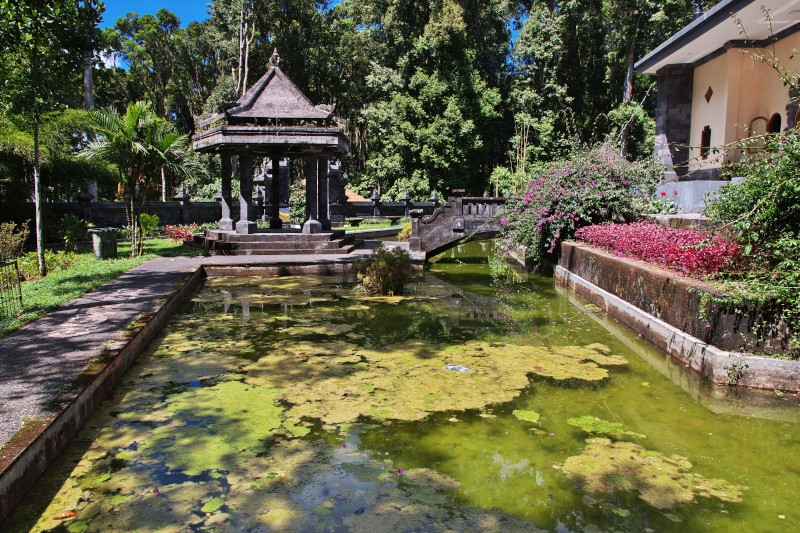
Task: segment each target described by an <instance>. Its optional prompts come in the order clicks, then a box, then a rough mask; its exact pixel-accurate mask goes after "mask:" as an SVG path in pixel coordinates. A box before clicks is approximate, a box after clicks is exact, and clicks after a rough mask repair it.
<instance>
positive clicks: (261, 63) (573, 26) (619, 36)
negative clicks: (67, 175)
mask: <svg viewBox="0 0 800 533" xmlns="http://www.w3.org/2000/svg"><path fill="white" fill-rule="evenodd" d="M714 3H716V2H713V1H711V2H709V1H707V2H705V5H706V7H710V6H712V5H713V4H714ZM17 5H19V6H23V7H14V6H17ZM45 5H46V6H52V5H55V6H56V8H58V9H63V10H67V11H69V13H70V14H66V13H67V11H64V13H65V14H62V15H59V16H60V18H61V19H64V20H68V21H70V22H71V24H70V25H69V28H65V27H64V26H66V25H57V26H58V28H57V31H56V29H55V28H56V26H53V28H54V29H53V31H52V32H50V33H49V34H48V37H47V38H46V39H44V40H42V41H41V48H42V50H43V52H42V53H46V54H51V55H53V57H56V56H58V57H62V56H63V59H64V61H59V62H55V63H53V66H52V67H50V66H49V64H48V67H47V68H48V71H47V73H46V74H44V75H43V76H42V80H43V81H46V82H47V83H46V85H47V86H46V87H44V85H43V88H42V91H43V92H40V95H39V98H40V100H41V102H42V103H43V104H44V100H47V101H48V102H50V104H48V105H51V104H52V105H53V106H55V107H53V109H58V108H60V109H64V108H78V107H80V106H81V102H82V100H81V94H82V85H81V75H82V69H83V66H84V65H85V64H86V61H87V59H88V58H87V57H86V54H80V53H78V54H76V53H69V54H68V53H66V51H67V50H69V49H70V46H71V45H69V43H77V42H84V43H92V47H93V48H94V49H95V51H96V53H95V54H94V55H93V56H91V55H90V57H93V63H94V85H95V88H94V100H95V102H96V105H97V106H98V107H110V108H113V109H116V110H117V112H119V113H124V112H125V110H126V109H127V106H128V105H129V104H131V103H132V102H137V101H148V102H150V105H151V109H152V112H153V113H154V114H155V115H157V116H160V117H162V118H164V119H166V120H168V121H170V122H172V123H173V124H174V125H175V127H176V128H177V130H178V131H180V132H182V133H187V134H190V133H192V132H193V131H194V117H195V116H197V115H200V114H202V113H207V112H218V111H219V110H220V109H221V108H222V104H223V103H224V102H230V101H233V100H235V99H236V98H238V97H239V96H241V94H242V93H243V92H244V91H245V90H246V89H247V88H249V87H250V86H251V85H252V84H253V83H254V82H255V81H256V80H257V79H258V78H259V77H260V76H261V75H263V74H264V72H266V70H267V69H268V65H269V57H270V55H271V54H272V52H273V50H274V49H275V48H277V49H278V51H279V53H280V55H281V68H282V69H284V71H285V72H286V73H287V75H289V77H291V78H292V79H293V80H294V82H295V83H296V84H297V85H298V87H299V88H300V89H301V90H302V91H303V92H304V93H305V94H306V95H307V96H308V97H309V98H310V99H311V100H312V101H313V102H314V103H315V104H328V105H335V111H334V114H335V115H336V116H337V117H338V120H339V121H340V124H342V126H343V127H344V128H345V130H346V133H347V134H348V135H349V137H350V139H351V146H352V152H351V154H350V155H348V156H347V157H346V159H345V161H344V163H345V168H346V170H347V172H348V174H349V176H350V182H351V186H352V187H353V188H355V189H356V190H357V191H358V192H361V193H369V192H371V190H372V189H373V188H378V189H379V190H380V192H381V194H382V195H384V196H385V197H386V198H396V197H398V196H400V195H402V194H403V192H404V191H405V189H408V190H409V191H410V192H411V194H412V196H415V197H417V198H420V197H427V196H428V195H429V194H430V193H431V192H432V191H433V190H434V189H436V190H440V191H443V192H446V191H447V190H449V189H451V188H456V187H457V188H466V189H468V191H469V192H471V193H473V194H480V193H482V192H483V191H484V190H487V189H488V188H489V187H490V186H491V182H490V176H492V175H495V176H498V175H501V174H503V173H505V174H503V175H509V176H510V175H512V174H514V173H517V172H523V173H524V172H525V171H526V169H527V168H529V167H530V166H531V165H536V164H539V163H543V162H547V161H549V160H553V159H555V158H558V157H560V156H562V155H563V154H564V153H566V152H568V151H569V150H570V148H571V147H573V146H575V145H576V144H579V143H590V142H596V141H598V140H602V138H603V136H605V135H609V134H611V135H615V136H619V137H625V139H627V138H628V137H630V141H626V142H629V143H630V148H629V151H628V157H629V158H631V159H635V158H638V157H643V156H644V155H646V154H647V152H648V151H649V148H648V142H649V141H648V135H650V133H649V132H651V126H649V125H648V124H649V121H650V118H649V116H648V115H651V114H652V112H653V111H654V108H655V96H656V93H655V88H653V87H652V80H649V79H646V78H645V77H642V76H638V75H636V73H635V72H633V70H632V64H633V63H632V61H635V60H636V59H638V58H640V57H642V56H643V55H644V54H646V53H647V52H649V51H650V50H652V49H653V48H654V47H655V46H657V45H658V44H659V43H660V42H661V41H663V40H664V39H666V38H667V37H669V36H670V35H671V34H673V33H674V32H676V31H677V30H678V29H680V27H682V26H683V25H685V24H686V23H688V22H689V21H690V20H691V16H692V12H693V2H692V1H691V0H664V1H659V2H656V1H654V0H561V1H557V0H522V1H510V0H480V1H479V0H347V1H345V2H341V3H339V4H337V5H335V6H331V5H330V3H329V2H328V1H326V0H280V1H278V0H269V1H259V2H256V1H254V0H213V1H212V2H210V3H209V4H208V13H209V18H208V19H206V20H204V21H202V22H192V23H190V24H188V25H185V26H184V25H182V24H181V21H180V20H179V19H178V17H177V16H176V15H175V14H174V13H171V12H170V11H169V10H167V9H160V10H159V11H158V12H157V13H156V14H155V15H150V14H144V15H139V14H137V13H135V12H131V13H128V14H127V16H126V17H123V18H120V19H119V20H117V21H111V22H113V25H112V26H110V27H108V28H107V29H105V30H104V31H103V32H102V35H100V32H99V30H98V29H97V17H98V15H97V13H99V11H98V10H99V9H100V8H99V7H98V5H97V3H95V2H91V1H83V2H78V1H76V0H58V1H57V2H37V1H35V0H27V1H25V2H21V3H12V2H8V1H5V0H0V8H2V10H3V11H4V12H9V13H19V12H20V11H19V10H20V9H29V10H34V11H31V13H33V12H36V13H39V11H35V10H36V9H44V8H43V7H42V6H45ZM26 6H27V7H26ZM58 6H61V7H58ZM56 8H51V7H47V9H56ZM88 8H91V10H89V11H87V9H88ZM92 10H94V11H92ZM47 12H48V13H50V11H47ZM41 13H43V14H44V13H45V11H42V12H41ZM92 13H94V14H92ZM51 15H52V14H51ZM70 17H71V18H70ZM7 19H8V17H3V19H2V20H7ZM37 20H38V19H37ZM41 20H42V21H44V22H42V24H44V25H45V26H46V25H47V24H50V23H49V22H47V21H48V20H52V17H51V18H48V17H47V16H45V17H44V18H42V19H41ZM0 24H3V23H2V22H0ZM2 33H3V35H4V37H3V39H4V43H5V42H6V41H9V40H10V39H12V37H13V39H16V41H15V42H17V41H19V39H20V37H19V35H18V32H16V30H15V31H12V32H10V33H9V32H7V31H5V27H4V31H3V32H2ZM10 34H14V35H12V36H9V35H10ZM9 42H10V41H9ZM19 42H22V41H19ZM26 42H27V41H26ZM65 43H66V44H65ZM84 48H85V47H84ZM24 50H26V48H24V47H20V46H8V45H6V46H4V47H3V49H2V51H0V74H2V75H3V76H4V79H5V80H6V81H5V89H4V91H3V92H2V96H0V105H1V106H2V110H3V111H2V112H3V113H4V114H6V115H8V117H7V120H4V122H3V123H4V124H6V126H3V127H0V135H2V136H3V139H0V168H6V169H10V168H11V166H13V165H11V163H10V162H13V161H20V159H19V158H20V157H22V155H20V154H24V153H26V152H25V150H24V149H23V148H24V143H22V145H20V146H17V147H16V148H14V149H13V150H5V151H3V149H2V147H3V146H6V147H8V146H11V145H12V144H14V142H15V141H14V140H15V139H16V140H20V139H23V138H24V135H22V134H23V133H24V132H26V131H28V132H30V130H31V128H30V126H29V124H30V123H31V121H30V120H27V121H26V120H25V119H24V117H25V116H26V115H25V113H27V112H29V111H30V109H31V102H32V100H31V91H30V90H29V89H28V88H27V86H26V85H25V80H27V79H29V78H30V76H27V77H26V73H27V72H29V70H26V69H29V68H30V66H29V65H30V62H29V61H27V60H26V59H25V55H24ZM43 57H44V56H43ZM48 57H49V56H48ZM101 59H103V60H102V61H101ZM26 61H27V62H26ZM26 65H28V66H26ZM59 106H60V107H59ZM43 109H44V108H43ZM623 115H624V116H625V117H627V116H632V115H636V128H635V129H630V131H628V130H626V129H625V128H623V127H622V125H625V124H628V122H630V121H628V120H624V119H623V118H621V117H622V116H623ZM9 124H13V125H15V126H14V128H16V129H14V128H11V127H10V126H8V125H9ZM26 124H28V125H26ZM20 135H22V136H20ZM80 148H81V147H80V146H77V145H76V146H74V151H77V150H79V149H80ZM74 151H73V153H74ZM3 154H5V155H3ZM15 157H16V158H17V159H14V158H15ZM192 157H195V159H196V160H197V161H198V162H199V163H202V164H203V165H205V167H206V169H207V172H206V173H205V174H202V173H201V174H197V175H193V176H191V177H190V178H189V182H190V184H191V186H192V187H193V188H194V190H195V191H198V192H199V191H202V193H200V194H203V195H207V194H210V193H211V192H212V191H215V190H216V189H215V186H214V184H213V180H214V179H218V178H216V175H217V172H216V171H215V168H216V165H218V162H216V161H215V159H214V158H213V157H208V156H202V157H199V156H192ZM23 159H24V158H23ZM3 165H5V166H3ZM23 166H24V165H23ZM17 167H19V165H17ZM20 168H21V167H20ZM8 172H11V170H8ZM14 172H15V173H16V172H18V171H17V170H15V171H14ZM3 179H5V180H6V181H8V179H7V178H6V177H5V176H4V177H3ZM23 181H24V180H23ZM495 181H496V180H495ZM177 185H178V183H177V182H176V180H175V179H167V180H165V181H164V186H165V187H168V188H170V190H169V191H164V195H165V196H171V195H172V193H174V187H176V186H177ZM70 187H72V188H74V187H79V184H74V186H73V185H70ZM70 187H62V189H61V190H60V193H59V194H62V195H63V197H66V196H68V195H69V194H70V192H68V189H69V188H70ZM71 192H72V194H74V192H76V191H75V190H73V191H71ZM52 193H53V194H55V191H54V190H53V191H52ZM209 199H210V198H209Z"/></svg>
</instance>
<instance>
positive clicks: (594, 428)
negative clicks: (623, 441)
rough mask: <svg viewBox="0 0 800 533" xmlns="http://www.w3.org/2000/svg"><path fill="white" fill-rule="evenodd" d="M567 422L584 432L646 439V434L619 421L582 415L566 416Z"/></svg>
mask: <svg viewBox="0 0 800 533" xmlns="http://www.w3.org/2000/svg"><path fill="white" fill-rule="evenodd" d="M567 424H569V425H570V426H575V427H576V428H581V429H582V430H584V431H585V432H586V433H596V434H598V435H616V436H618V435H628V436H630V437H635V438H637V439H646V438H647V435H644V434H642V433H637V432H635V431H631V430H630V429H628V428H627V427H626V426H625V424H622V423H620V422H608V421H606V420H601V419H600V418H597V417H595V416H590V415H584V416H579V417H576V418H568V419H567Z"/></svg>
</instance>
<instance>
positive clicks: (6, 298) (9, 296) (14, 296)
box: [0, 261, 22, 316]
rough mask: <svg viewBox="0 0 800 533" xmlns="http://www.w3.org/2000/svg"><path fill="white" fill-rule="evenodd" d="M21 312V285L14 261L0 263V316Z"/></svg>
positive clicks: (17, 267) (17, 268)
mask: <svg viewBox="0 0 800 533" xmlns="http://www.w3.org/2000/svg"><path fill="white" fill-rule="evenodd" d="M21 312H22V285H21V283H20V278H19V266H18V265H17V262H16V261H0V315H1V316H14V315H16V314H19V313H21Z"/></svg>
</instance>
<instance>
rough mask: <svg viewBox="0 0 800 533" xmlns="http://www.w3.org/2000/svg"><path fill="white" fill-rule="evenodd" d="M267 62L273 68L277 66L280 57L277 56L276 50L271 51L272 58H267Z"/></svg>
mask: <svg viewBox="0 0 800 533" xmlns="http://www.w3.org/2000/svg"><path fill="white" fill-rule="evenodd" d="M269 62H270V64H271V65H272V66H273V67H277V66H278V64H279V63H280V62H281V56H279V55H278V49H277V48H273V49H272V56H270V58H269Z"/></svg>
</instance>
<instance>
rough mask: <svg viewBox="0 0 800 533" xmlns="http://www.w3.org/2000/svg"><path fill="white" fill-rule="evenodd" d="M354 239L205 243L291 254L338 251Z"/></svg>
mask: <svg viewBox="0 0 800 533" xmlns="http://www.w3.org/2000/svg"><path fill="white" fill-rule="evenodd" d="M354 240H355V239H354V238H353V237H348V238H346V239H336V240H333V241H320V242H313V241H312V242H225V241H207V242H209V244H210V245H211V247H212V248H213V249H217V250H240V249H241V250H244V249H249V250H283V251H285V252H287V253H292V252H293V251H294V250H296V249H307V250H338V249H340V248H342V247H343V246H346V245H348V244H350V243H352V242H353V241H354Z"/></svg>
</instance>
